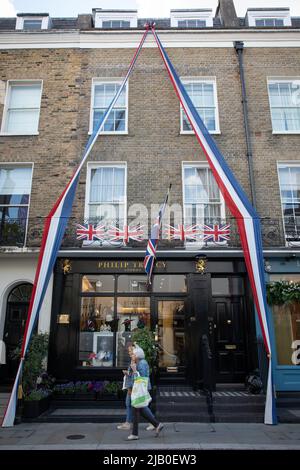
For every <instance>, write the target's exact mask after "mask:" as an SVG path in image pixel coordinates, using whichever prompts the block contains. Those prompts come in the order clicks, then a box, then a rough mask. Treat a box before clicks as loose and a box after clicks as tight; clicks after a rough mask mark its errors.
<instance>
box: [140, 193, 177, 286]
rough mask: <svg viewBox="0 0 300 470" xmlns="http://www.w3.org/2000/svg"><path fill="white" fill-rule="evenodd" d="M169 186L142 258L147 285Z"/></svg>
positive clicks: (149, 281) (150, 277) (149, 282)
mask: <svg viewBox="0 0 300 470" xmlns="http://www.w3.org/2000/svg"><path fill="white" fill-rule="evenodd" d="M171 187H172V185H171V184H170V186H169V189H168V192H167V194H166V197H165V200H164V203H163V204H162V205H161V206H160V208H159V211H158V215H157V217H156V219H155V221H154V224H153V225H152V229H151V235H150V238H149V240H148V245H147V248H146V254H145V259H144V269H145V271H146V273H147V276H148V285H150V284H151V279H152V271H153V267H154V261H155V259H156V249H157V245H158V240H159V236H160V231H161V224H162V218H163V215H164V212H165V209H166V206H167V204H168V199H169V194H170V190H171Z"/></svg>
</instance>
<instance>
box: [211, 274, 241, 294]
mask: <svg viewBox="0 0 300 470" xmlns="http://www.w3.org/2000/svg"><path fill="white" fill-rule="evenodd" d="M211 289H212V295H243V294H244V282H243V278H241V277H213V278H212V279H211Z"/></svg>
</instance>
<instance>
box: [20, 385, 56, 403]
mask: <svg viewBox="0 0 300 470" xmlns="http://www.w3.org/2000/svg"><path fill="white" fill-rule="evenodd" d="M49 395H50V391H49V390H45V389H42V388H40V389H38V390H33V391H32V392H29V394H28V395H26V397H24V399H25V401H37V400H42V399H43V398H46V397H48V396H49Z"/></svg>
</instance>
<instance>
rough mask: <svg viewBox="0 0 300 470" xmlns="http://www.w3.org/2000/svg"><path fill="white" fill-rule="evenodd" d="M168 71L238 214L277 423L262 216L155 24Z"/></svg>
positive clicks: (272, 418) (270, 417)
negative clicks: (267, 363)
mask: <svg viewBox="0 0 300 470" xmlns="http://www.w3.org/2000/svg"><path fill="white" fill-rule="evenodd" d="M151 31H152V34H153V36H154V38H155V41H156V43H157V46H158V48H159V51H160V53H161V56H162V59H163V61H164V64H165V66H166V69H167V72H168V74H169V77H170V79H171V82H172V84H173V87H174V89H175V92H176V94H177V96H178V98H179V100H180V103H181V105H182V107H183V109H184V111H185V113H186V115H187V117H188V119H189V122H190V124H191V126H192V128H193V130H194V132H195V135H196V137H197V140H198V142H199V144H200V145H201V147H202V150H203V152H204V154H205V156H206V158H207V160H208V163H209V165H210V168H211V170H212V172H213V175H214V177H215V179H216V182H217V184H218V186H219V188H220V190H221V192H222V194H223V196H224V199H225V201H226V204H227V206H228V208H229V210H230V211H231V213H232V214H233V216H234V217H235V219H236V221H237V225H238V229H239V234H240V239H241V243H242V247H243V251H244V257H245V263H246V267H247V272H248V276H249V280H250V284H251V288H252V292H253V297H254V302H255V306H256V311H257V314H258V318H259V321H260V325H261V330H262V334H263V338H264V345H265V349H266V353H267V355H268V358H269V372H268V386H267V395H266V405H265V418H264V422H265V424H276V423H277V416H276V409H275V393H274V386H273V378H272V360H271V342H270V334H269V326H268V317H267V302H266V286H265V279H264V263H263V251H262V240H261V228H260V219H259V216H258V214H257V213H256V211H255V210H254V208H253V207H252V205H251V203H250V201H249V200H248V197H247V196H246V194H245V192H244V191H243V189H242V188H241V186H240V184H239V183H238V181H237V180H236V178H235V176H234V174H233V173H232V171H231V169H230V168H229V166H228V165H227V163H226V161H225V158H224V157H223V155H222V153H221V152H220V150H219V149H218V147H217V144H216V143H215V141H214V139H213V138H212V136H211V135H210V133H209V131H208V130H207V128H206V126H205V125H204V123H203V121H202V119H201V117H200V116H199V114H198V111H197V110H196V108H195V106H194V104H193V102H192V100H191V99H190V97H189V95H188V93H187V92H186V90H185V88H184V86H183V84H182V82H181V80H180V78H179V76H178V74H177V72H176V70H175V69H174V67H173V65H172V63H171V60H170V59H169V57H168V55H167V53H166V51H165V49H164V47H163V45H162V43H161V41H160V39H159V37H158V35H157V34H156V31H155V29H154V26H153V25H152V26H151Z"/></svg>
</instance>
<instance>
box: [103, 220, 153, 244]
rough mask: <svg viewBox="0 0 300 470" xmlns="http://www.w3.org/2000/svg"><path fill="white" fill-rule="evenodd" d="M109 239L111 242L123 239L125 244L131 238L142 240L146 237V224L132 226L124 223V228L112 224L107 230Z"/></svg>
mask: <svg viewBox="0 0 300 470" xmlns="http://www.w3.org/2000/svg"><path fill="white" fill-rule="evenodd" d="M107 235H108V237H107V239H108V240H109V241H111V242H116V241H122V242H123V243H124V245H127V243H128V242H129V240H135V241H137V242H140V241H142V240H143V239H144V226H143V225H136V226H133V227H130V226H129V225H124V226H123V228H120V227H117V226H114V225H111V226H110V227H109V229H108V231H107Z"/></svg>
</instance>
